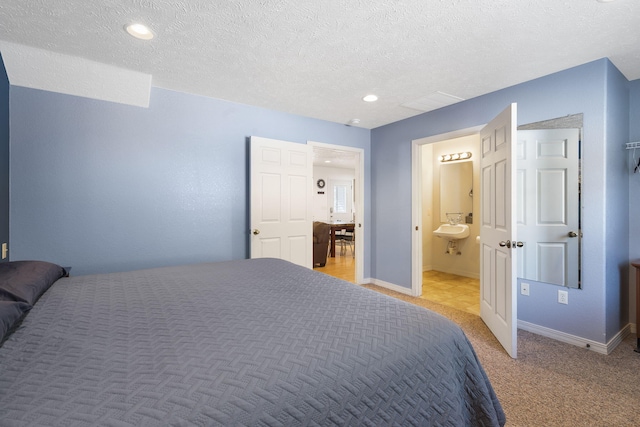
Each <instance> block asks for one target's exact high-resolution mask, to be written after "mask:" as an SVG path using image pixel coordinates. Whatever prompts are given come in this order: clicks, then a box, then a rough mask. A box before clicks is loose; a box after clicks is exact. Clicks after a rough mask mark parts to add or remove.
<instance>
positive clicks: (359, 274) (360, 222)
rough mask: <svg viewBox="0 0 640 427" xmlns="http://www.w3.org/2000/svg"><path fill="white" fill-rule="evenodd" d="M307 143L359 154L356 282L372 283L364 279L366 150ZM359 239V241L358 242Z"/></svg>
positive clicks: (356, 174) (356, 191) (312, 143)
mask: <svg viewBox="0 0 640 427" xmlns="http://www.w3.org/2000/svg"><path fill="white" fill-rule="evenodd" d="M307 145H310V146H311V149H312V150H313V148H315V147H317V148H325V149H327V148H328V149H331V150H341V151H348V152H351V153H355V154H357V155H358V161H357V162H356V165H355V173H354V176H355V178H356V188H354V191H355V206H354V208H355V211H356V228H357V231H356V233H357V240H356V245H358V246H357V247H356V274H355V282H356V283H358V284H364V283H370V282H367V281H365V280H364V278H363V276H364V258H365V257H364V251H365V248H366V247H367V245H365V244H364V234H365V230H366V226H367V224H365V222H364V202H365V200H364V150H363V149H362V148H357V147H350V146H347V145H337V144H327V143H325V142H317V141H307ZM358 241H359V243H358Z"/></svg>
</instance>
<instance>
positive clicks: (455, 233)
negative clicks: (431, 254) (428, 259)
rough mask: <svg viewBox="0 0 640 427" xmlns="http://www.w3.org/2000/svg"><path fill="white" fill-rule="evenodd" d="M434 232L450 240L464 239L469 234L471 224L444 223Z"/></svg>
mask: <svg viewBox="0 0 640 427" xmlns="http://www.w3.org/2000/svg"><path fill="white" fill-rule="evenodd" d="M433 234H435V235H436V236H438V237H441V238H443V239H449V240H459V239H464V238H465V237H467V236H469V226H468V225H467V224H455V225H453V224H442V225H441V226H440V227H438V229H437V230H434V231H433Z"/></svg>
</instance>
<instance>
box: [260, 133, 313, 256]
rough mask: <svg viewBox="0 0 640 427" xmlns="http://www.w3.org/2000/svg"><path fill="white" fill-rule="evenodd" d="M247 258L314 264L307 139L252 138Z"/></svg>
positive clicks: (309, 155) (311, 157)
mask: <svg viewBox="0 0 640 427" xmlns="http://www.w3.org/2000/svg"><path fill="white" fill-rule="evenodd" d="M250 162H251V166H250V169H251V172H250V174H251V181H250V185H251V189H250V193H251V196H250V200H251V208H250V224H251V225H250V227H251V230H250V233H251V237H250V240H251V244H250V245H251V258H265V257H269V258H280V259H284V260H287V261H291V262H293V263H295V264H298V265H301V266H303V267H307V268H312V267H313V237H312V191H313V183H312V181H313V163H312V162H313V156H312V149H311V147H310V146H309V145H307V144H297V143H293V142H288V141H279V140H274V139H267V138H261V137H256V136H252V137H251V158H250Z"/></svg>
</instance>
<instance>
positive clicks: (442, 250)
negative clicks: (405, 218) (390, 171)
mask: <svg viewBox="0 0 640 427" xmlns="http://www.w3.org/2000/svg"><path fill="white" fill-rule="evenodd" d="M479 146H480V137H479V134H477V133H476V134H470V135H463V136H457V137H453V138H444V139H442V140H438V141H436V142H433V143H429V144H424V145H421V146H420V151H421V159H422V165H421V168H422V174H421V175H422V184H423V185H422V192H421V205H422V219H421V220H422V225H421V229H422V269H421V275H422V282H421V283H422V289H421V291H422V292H421V294H422V295H421V298H424V299H427V300H429V301H432V302H436V303H439V304H443V305H447V306H450V307H453V308H456V309H459V310H462V311H466V312H469V313H472V314H475V315H478V316H479V315H480V282H479V277H480V245H479V244H478V242H477V239H476V236H479V234H480V228H479V227H480V224H479V220H478V218H479V210H480V198H479V197H478V196H479V194H480V187H479V182H480V180H479V167H478V158H479V154H478V153H479ZM455 214H458V215H459V218H460V220H461V224H464V226H466V227H468V229H469V236H468V237H466V238H463V239H460V240H449V239H447V238H443V237H437V236H434V233H433V230H436V229H438V228H439V226H440V225H441V224H447V223H448V221H449V218H450V217H451V216H452V215H455ZM456 218H457V217H456Z"/></svg>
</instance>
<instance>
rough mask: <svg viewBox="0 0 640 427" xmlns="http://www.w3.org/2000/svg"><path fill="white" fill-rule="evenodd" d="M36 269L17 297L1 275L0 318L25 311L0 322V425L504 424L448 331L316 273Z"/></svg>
mask: <svg viewBox="0 0 640 427" xmlns="http://www.w3.org/2000/svg"><path fill="white" fill-rule="evenodd" d="M38 263H42V262H38ZM3 265H4V264H0V272H1V271H2V266H3ZM25 265H26V266H29V265H30V264H29V262H28V261H27V262H24V264H22V265H21V267H22V268H23V269H24V270H25V271H26V270H28V271H29V272H31V270H33V268H31V269H29V268H28V267H24V266H25ZM38 265H40V264H38ZM42 265H44V267H42V270H43V271H44V270H46V274H45V275H46V276H47V278H46V280H41V281H40V282H39V283H38V284H37V285H35V286H33V285H32V286H31V287H30V288H29V292H26V296H25V295H21V294H20V292H19V291H16V290H15V288H16V287H18V286H17V285H15V284H12V283H13V282H14V281H17V280H18V279H16V276H18V277H19V274H18V275H16V274H15V272H14V273H12V275H11V279H6V280H5V279H2V278H0V288H2V286H3V284H4V285H5V288H6V287H7V286H8V287H9V290H8V291H7V290H6V289H5V290H4V291H3V290H1V289H0V300H2V301H1V302H2V303H3V304H4V305H6V306H9V305H11V306H12V308H11V309H6V308H7V307H0V312H2V313H3V316H6V314H7V312H10V313H12V312H13V311H16V310H18V309H19V310H18V311H20V310H21V311H22V312H23V313H22V315H20V316H16V315H15V314H13V315H12V316H9V317H11V318H13V320H11V321H6V319H5V321H3V323H0V324H1V325H4V326H3V328H0V332H2V333H3V334H4V342H3V343H2V345H1V346H0V421H1V422H0V425H2V426H6V427H13V426H89V425H91V426H93V425H104V426H118V427H122V426H218V425H219V426H293V425H324V426H327V425H366V426H384V425H398V426H400V425H402V426H404V425H416V426H417V425H420V426H425V425H427V426H429V425H431V426H495V425H504V423H505V416H504V413H503V411H502V408H501V406H500V403H499V402H498V400H497V398H496V395H495V393H494V391H493V389H492V387H491V384H490V382H489V380H488V378H487V376H486V374H485V372H484V370H483V369H482V367H481V365H480V363H479V361H478V359H477V357H476V354H475V352H474V350H473V348H472V346H471V345H470V343H469V341H468V340H467V338H466V337H465V335H464V333H463V332H462V330H461V329H460V328H459V327H458V326H456V325H455V324H454V323H452V322H451V321H449V320H447V319H446V318H444V317H442V316H440V315H438V314H436V313H433V312H431V311H429V310H426V309H424V308H421V307H418V306H415V305H412V304H409V303H406V302H403V301H400V300H396V299H394V298H391V297H388V296H385V295H382V294H379V293H377V292H374V291H371V290H368V289H364V288H361V287H359V286H356V285H353V284H350V283H348V282H344V281H342V280H339V279H336V278H333V277H330V276H327V275H325V274H322V273H318V272H315V271H312V270H308V269H305V268H302V267H299V266H296V265H294V264H291V263H288V262H286V261H282V260H277V259H255V260H241V261H228V262H218V263H204V264H196V265H188V266H177V267H165V268H154V269H148V270H139V271H133V272H124V273H109V274H98V275H87V276H78V277H73V276H71V277H64V276H65V273H66V272H65V270H64V269H62V268H61V267H59V266H57V265H55V264H50V263H42ZM8 269H9V268H5V270H8ZM52 271H53V272H52ZM30 274H31V273H30ZM31 276H33V274H31ZM30 280H31V279H30ZM27 282H28V280H27ZM49 282H51V283H53V284H52V285H51V286H50V287H49V285H50V283H49ZM7 284H8V285H7ZM31 288H37V289H35V290H33V289H31ZM47 288H48V289H47ZM5 309H6V310H5Z"/></svg>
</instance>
